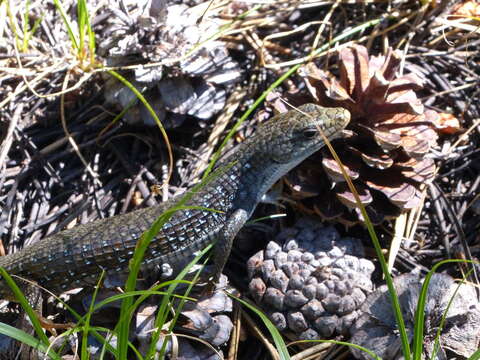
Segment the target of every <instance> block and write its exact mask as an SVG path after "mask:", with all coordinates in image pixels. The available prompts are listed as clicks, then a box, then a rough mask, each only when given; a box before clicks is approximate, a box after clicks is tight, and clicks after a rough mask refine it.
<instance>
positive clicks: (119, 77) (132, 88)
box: [107, 70, 173, 179]
mask: <svg viewBox="0 0 480 360" xmlns="http://www.w3.org/2000/svg"><path fill="white" fill-rule="evenodd" d="M107 72H108V73H109V74H110V75H111V76H113V77H114V78H116V79H117V80H118V81H120V82H121V83H122V84H124V85H125V86H126V87H128V88H129V89H130V91H132V92H133V93H134V94H135V96H136V97H137V98H138V100H140V101H141V102H142V104H143V105H144V106H145V107H146V108H147V110H148V112H149V113H150V115H152V117H153V118H154V119H155V122H156V123H157V126H158V128H159V129H160V132H161V133H162V136H163V139H164V140H165V145H166V146H167V151H168V163H169V170H168V179H169V178H170V176H171V174H172V166H173V152H172V146H171V144H170V140H169V139H168V135H167V132H166V131H165V128H164V127H163V125H162V122H161V121H160V119H159V118H158V116H157V114H156V113H155V110H153V108H152V106H151V105H150V104H149V103H148V101H147V100H146V99H145V97H144V96H143V95H142V93H141V92H140V91H138V90H137V88H135V86H133V85H132V83H130V82H129V81H128V80H127V79H125V78H124V77H123V76H122V75H120V74H119V73H117V72H116V71H113V70H108V71H107Z"/></svg>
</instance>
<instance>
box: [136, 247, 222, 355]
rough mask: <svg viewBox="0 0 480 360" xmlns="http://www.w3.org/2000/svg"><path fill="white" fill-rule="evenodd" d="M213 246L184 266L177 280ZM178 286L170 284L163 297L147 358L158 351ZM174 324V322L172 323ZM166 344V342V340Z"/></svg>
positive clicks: (206, 248)
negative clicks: (171, 301)
mask: <svg viewBox="0 0 480 360" xmlns="http://www.w3.org/2000/svg"><path fill="white" fill-rule="evenodd" d="M212 248H213V244H210V245H208V246H206V247H205V249H203V250H202V251H200V253H199V254H198V255H197V256H196V257H195V258H194V259H193V260H192V261H191V262H190V263H189V264H188V265H187V266H186V267H185V268H184V269H182V271H181V272H180V273H179V274H178V275H177V277H176V278H175V280H177V282H178V280H179V279H183V278H184V277H185V276H186V275H187V273H188V272H189V271H190V269H191V268H192V266H193V265H195V264H197V263H198V262H199V261H200V259H201V258H203V257H204V256H205V255H206V254H207V253H208V252H209V251H210V250H211V249H212ZM176 287H177V283H173V284H172V285H170V286H169V288H168V290H167V295H166V296H164V297H163V298H162V302H161V303H160V307H159V309H158V311H157V316H156V318H155V327H156V328H157V331H155V332H154V333H153V334H152V339H151V343H150V347H149V349H148V353H147V355H146V356H145V359H152V358H154V355H155V353H156V344H157V342H158V339H159V338H160V333H161V330H162V328H163V324H164V323H165V321H166V319H167V316H168V311H167V309H168V306H169V302H170V298H171V297H172V296H174V295H175V294H173V292H174V291H175V289H176ZM172 325H173V324H172ZM165 346H166V342H165ZM163 351H164V347H162V349H161V351H160V353H161V354H162V353H163Z"/></svg>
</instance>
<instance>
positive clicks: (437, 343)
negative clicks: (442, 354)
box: [431, 268, 473, 359]
mask: <svg viewBox="0 0 480 360" xmlns="http://www.w3.org/2000/svg"><path fill="white" fill-rule="evenodd" d="M472 272H473V268H472V269H470V270H469V271H468V272H467V273H466V274H465V276H464V277H463V279H462V281H460V282H459V283H458V284H457V287H456V288H455V291H454V292H453V294H452V296H451V297H450V299H449V300H448V303H447V307H446V308H445V311H444V312H443V314H442V318H441V319H440V324H439V325H438V329H437V334H436V335H435V343H434V344H433V351H432V356H431V358H432V359H436V358H437V351H438V349H439V347H440V335H441V333H442V330H443V329H444V327H445V321H446V320H447V315H448V310H450V306H451V305H452V303H453V300H454V299H455V296H457V293H458V291H459V290H460V286H462V285H463V284H465V281H466V279H467V278H468V277H469V276H470V274H471V273H472Z"/></svg>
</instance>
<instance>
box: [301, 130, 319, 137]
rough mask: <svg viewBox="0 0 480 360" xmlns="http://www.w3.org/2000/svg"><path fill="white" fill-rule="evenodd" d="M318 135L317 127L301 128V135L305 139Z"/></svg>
mask: <svg viewBox="0 0 480 360" xmlns="http://www.w3.org/2000/svg"><path fill="white" fill-rule="evenodd" d="M317 135H318V130H317V129H306V130H303V136H304V137H305V138H306V139H313V138H314V137H316V136H317Z"/></svg>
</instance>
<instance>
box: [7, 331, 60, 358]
mask: <svg viewBox="0 0 480 360" xmlns="http://www.w3.org/2000/svg"><path fill="white" fill-rule="evenodd" d="M0 334H3V335H5V336H8V337H11V338H12V339H15V340H17V341H20V342H21V343H22V344H25V345H27V346H30V347H31V348H34V349H38V350H40V351H41V352H43V353H44V354H45V353H47V350H48V345H46V344H44V343H42V342H41V341H40V340H38V339H37V338H35V337H33V336H32V335H30V334H27V333H26V332H24V331H23V330H20V329H17V328H15V327H13V326H10V325H8V324H5V323H2V322H0ZM48 356H49V357H50V358H51V359H55V360H61V358H60V356H59V355H57V354H56V353H55V352H54V351H53V350H52V349H50V350H49V352H48Z"/></svg>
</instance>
